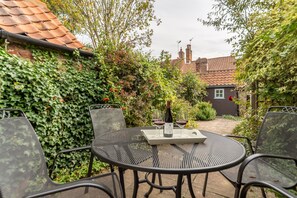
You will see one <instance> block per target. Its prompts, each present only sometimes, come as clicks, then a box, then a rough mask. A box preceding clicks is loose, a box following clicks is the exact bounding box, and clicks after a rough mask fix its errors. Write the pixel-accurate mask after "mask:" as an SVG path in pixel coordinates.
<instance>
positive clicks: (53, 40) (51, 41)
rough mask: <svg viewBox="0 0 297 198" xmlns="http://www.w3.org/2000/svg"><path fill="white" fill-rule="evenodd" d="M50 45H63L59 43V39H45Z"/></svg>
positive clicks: (61, 42)
mask: <svg viewBox="0 0 297 198" xmlns="http://www.w3.org/2000/svg"><path fill="white" fill-rule="evenodd" d="M46 40H47V41H48V42H50V43H54V44H57V45H64V44H65V43H64V42H63V41H61V40H60V39H59V38H53V39H46Z"/></svg>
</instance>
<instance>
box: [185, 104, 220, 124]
mask: <svg viewBox="0 0 297 198" xmlns="http://www.w3.org/2000/svg"><path fill="white" fill-rule="evenodd" d="M191 114H192V116H193V117H194V118H195V119H196V120H214V119H215V118H216V114H217V112H216V110H215V109H214V108H212V106H211V104H210V103H208V102H199V103H197V104H196V105H195V106H194V107H193V108H192V110H191Z"/></svg>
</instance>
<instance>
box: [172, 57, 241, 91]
mask: <svg viewBox="0 0 297 198" xmlns="http://www.w3.org/2000/svg"><path fill="white" fill-rule="evenodd" d="M172 63H176V64H177V65H179V67H180V69H181V71H182V72H183V73H187V72H194V73H197V74H198V75H199V76H200V78H201V80H202V81H204V82H205V83H207V85H208V86H220V85H235V58H234V57H233V56H226V57H217V58H209V59H207V64H204V66H205V67H206V68H205V69H204V70H201V71H202V72H200V71H197V64H199V59H197V60H196V61H192V62H191V63H189V64H186V63H185V62H184V61H182V60H181V59H174V60H172ZM202 65H203V64H202Z"/></svg>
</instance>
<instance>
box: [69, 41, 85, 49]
mask: <svg viewBox="0 0 297 198" xmlns="http://www.w3.org/2000/svg"><path fill="white" fill-rule="evenodd" d="M66 46H67V47H70V48H78V49H79V48H82V47H83V45H82V44H81V43H80V42H75V43H70V44H66Z"/></svg>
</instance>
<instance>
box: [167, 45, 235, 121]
mask: <svg viewBox="0 0 297 198" xmlns="http://www.w3.org/2000/svg"><path fill="white" fill-rule="evenodd" d="M184 56H185V53H184V52H183V50H182V49H180V51H179V57H178V58H177V59H175V60H173V61H172V63H174V64H177V65H178V66H179V67H180V69H181V71H182V72H183V73H187V72H194V73H196V74H197V75H199V76H200V78H201V80H202V81H204V82H205V83H206V84H207V89H206V90H207V93H208V94H207V97H206V98H205V101H208V102H210V103H211V104H212V106H213V108H214V109H215V110H216V111H217V115H234V116H237V115H238V114H239V113H238V111H239V110H238V105H236V104H235V103H234V101H233V99H234V98H238V92H237V91H236V89H235V88H236V84H235V76H234V75H235V58H234V57H232V56H226V57H217V58H209V59H207V58H198V59H197V60H195V61H192V49H191V45H187V48H186V58H184Z"/></svg>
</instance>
